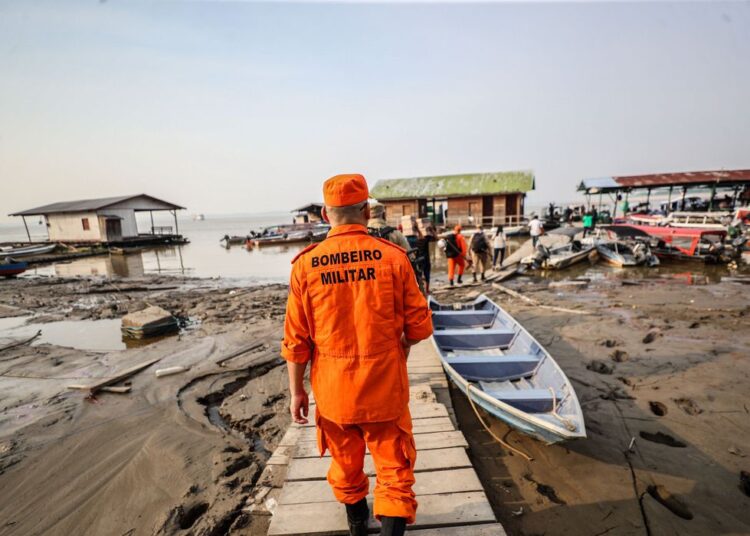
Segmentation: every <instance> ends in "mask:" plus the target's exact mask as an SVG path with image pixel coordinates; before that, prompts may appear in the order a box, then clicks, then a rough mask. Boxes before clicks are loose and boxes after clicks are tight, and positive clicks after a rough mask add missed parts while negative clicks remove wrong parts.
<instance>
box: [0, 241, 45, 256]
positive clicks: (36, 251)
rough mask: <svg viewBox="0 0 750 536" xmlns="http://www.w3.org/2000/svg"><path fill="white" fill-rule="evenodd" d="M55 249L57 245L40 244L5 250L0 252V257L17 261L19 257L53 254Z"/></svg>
mask: <svg viewBox="0 0 750 536" xmlns="http://www.w3.org/2000/svg"><path fill="white" fill-rule="evenodd" d="M56 247H57V244H40V245H38V246H23V247H20V248H6V249H3V250H0V257H11V258H13V259H17V258H19V257H31V256H32V255H44V254H45V253H51V252H53V251H54V250H55V248H56Z"/></svg>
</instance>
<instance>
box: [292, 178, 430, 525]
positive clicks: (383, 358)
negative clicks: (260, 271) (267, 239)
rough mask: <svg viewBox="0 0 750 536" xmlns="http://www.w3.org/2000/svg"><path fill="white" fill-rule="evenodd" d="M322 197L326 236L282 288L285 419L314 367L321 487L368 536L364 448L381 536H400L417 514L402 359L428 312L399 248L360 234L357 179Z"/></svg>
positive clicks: (363, 189) (363, 194) (332, 185)
mask: <svg viewBox="0 0 750 536" xmlns="http://www.w3.org/2000/svg"><path fill="white" fill-rule="evenodd" d="M323 197H324V201H325V208H324V209H323V218H324V219H326V221H329V222H330V223H331V231H330V232H329V233H328V237H327V238H326V239H325V240H324V241H323V242H321V243H320V244H318V245H312V246H310V247H308V248H306V249H305V250H304V251H302V253H300V254H299V255H298V256H297V258H296V259H295V260H294V261H292V264H293V266H292V275H291V278H290V282H289V299H288V302H287V310H286V323H285V326H284V342H283V344H282V348H281V355H282V356H283V357H284V359H286V360H287V362H288V367H289V385H290V390H291V412H292V418H293V419H294V421H295V422H297V423H300V424H304V423H306V422H307V419H306V417H307V411H308V397H307V393H306V392H305V390H304V386H303V378H304V373H305V368H306V367H307V363H308V362H312V368H311V372H310V378H311V382H312V390H313V393H314V394H315V400H316V402H317V412H316V415H315V422H316V425H317V431H318V448H319V450H320V455H321V456H322V455H323V454H324V453H325V451H326V450H328V451H330V453H331V457H332V460H331V466H330V469H329V471H328V482H329V483H330V485H331V487H332V488H333V492H334V495H335V496H336V499H337V500H338V501H339V502H342V503H344V504H345V505H346V513H347V519H348V521H349V531H350V533H351V534H353V535H364V534H366V533H367V519H368V517H369V509H368V506H367V501H366V497H367V493H368V486H369V481H368V479H367V475H366V474H365V473H364V471H363V466H364V456H365V446H367V448H369V449H370V453H371V454H372V458H373V461H374V462H375V470H376V472H377V483H376V485H375V505H374V510H375V516H376V517H377V518H378V519H379V520H380V522H381V525H382V528H381V534H388V535H396V534H403V532H404V530H405V526H406V524H407V523H413V522H414V517H415V514H416V508H417V502H416V500H415V496H414V492H413V491H412V485H413V484H414V462H415V460H416V450H415V448H414V438H413V436H412V431H411V415H410V414H409V405H408V404H409V380H408V376H407V371H406V358H407V357H408V354H409V348H410V346H411V345H413V344H415V343H417V342H418V341H420V340H422V339H425V338H427V337H429V336H430V335H431V334H432V320H431V313H430V310H429V308H428V307H427V302H426V301H425V299H424V297H423V296H422V294H420V292H419V288H418V286H417V281H416V277H415V275H414V271H413V269H412V267H411V264H410V262H409V259H408V258H407V256H406V253H405V252H404V250H402V249H401V248H399V247H398V246H396V245H394V244H392V243H391V242H388V241H387V240H383V239H380V238H377V237H373V236H370V235H369V234H368V233H367V228H366V227H365V226H366V224H367V220H368V218H369V217H370V209H369V206H368V204H367V197H368V190H367V183H366V182H365V179H364V177H363V176H362V175H337V176H335V177H332V178H331V179H328V180H327V181H326V182H325V184H324V185H323Z"/></svg>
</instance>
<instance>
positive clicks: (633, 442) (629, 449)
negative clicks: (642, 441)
mask: <svg viewBox="0 0 750 536" xmlns="http://www.w3.org/2000/svg"><path fill="white" fill-rule="evenodd" d="M633 447H635V436H633V437H631V438H630V445H628V452H633Z"/></svg>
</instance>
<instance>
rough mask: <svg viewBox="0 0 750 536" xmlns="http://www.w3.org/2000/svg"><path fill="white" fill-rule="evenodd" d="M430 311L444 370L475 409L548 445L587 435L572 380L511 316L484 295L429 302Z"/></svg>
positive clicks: (435, 340)
mask: <svg viewBox="0 0 750 536" xmlns="http://www.w3.org/2000/svg"><path fill="white" fill-rule="evenodd" d="M430 308H431V309H432V311H433V325H434V327H435V330H434V333H433V336H432V342H433V345H434V346H435V349H436V350H437V352H438V355H439V356H440V360H441V364H442V366H443V369H444V370H445V373H446V375H447V376H448V378H450V380H451V382H452V383H453V384H454V385H455V386H456V387H457V388H458V389H459V390H460V391H461V392H463V393H464V394H465V395H466V396H468V397H469V399H470V400H471V402H472V405H474V406H475V407H476V406H478V407H481V408H482V409H484V410H485V411H487V412H488V413H489V414H491V415H492V416H494V417H495V418H497V419H499V420H501V421H502V422H504V423H506V424H508V425H509V426H511V427H513V428H515V429H517V430H518V431H520V432H523V433H525V434H527V435H529V436H531V437H533V438H535V439H538V440H540V441H543V442H545V443H548V444H550V443H558V442H562V441H568V440H572V439H579V438H584V437H586V428H585V424H584V421H583V413H582V411H581V407H580V404H579V402H578V398H577V396H576V394H575V390H574V389H573V387H572V385H571V384H570V381H569V380H568V379H567V377H566V376H565V374H564V372H563V371H562V369H561V368H560V367H559V365H557V363H556V362H555V361H554V359H552V357H551V356H550V355H549V353H548V352H547V351H546V350H545V349H544V348H543V347H542V346H541V345H540V344H539V342H538V341H536V340H535V339H534V338H533V337H532V336H531V334H529V332H528V331H526V330H525V329H524V328H523V326H521V325H520V324H519V323H518V322H517V321H516V320H515V319H513V317H511V316H510V315H509V314H508V313H507V312H505V311H503V310H502V309H501V308H500V307H499V306H497V305H496V304H495V303H493V302H492V301H491V300H489V299H488V298H486V297H485V296H480V297H478V298H477V299H476V300H475V301H474V302H472V303H470V304H461V305H460V306H457V307H451V306H449V305H441V304H439V303H437V302H435V301H434V300H432V299H430ZM491 313H494V315H495V316H494V320H493V321H492V322H491V323H489V322H488V320H487V315H488V314H491Z"/></svg>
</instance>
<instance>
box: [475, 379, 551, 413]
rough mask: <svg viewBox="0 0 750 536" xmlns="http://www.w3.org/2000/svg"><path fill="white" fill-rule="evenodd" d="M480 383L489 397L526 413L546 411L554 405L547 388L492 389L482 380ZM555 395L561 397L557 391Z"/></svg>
mask: <svg viewBox="0 0 750 536" xmlns="http://www.w3.org/2000/svg"><path fill="white" fill-rule="evenodd" d="M480 385H481V386H482V389H483V390H484V392H485V393H487V394H488V395H490V396H491V397H493V398H496V399H498V400H500V401H501V402H505V403H506V404H510V405H511V406H513V407H514V408H518V409H520V410H521V411H526V412H528V413H547V412H549V411H552V407H553V405H554V404H553V397H552V393H551V392H550V390H549V389H496V388H495V389H493V388H491V387H488V386H487V384H486V383H484V382H480ZM555 396H556V397H557V400H558V401H560V400H561V399H562V397H561V396H560V394H559V393H558V394H556V395H555Z"/></svg>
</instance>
